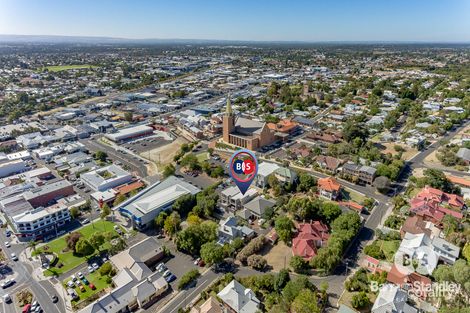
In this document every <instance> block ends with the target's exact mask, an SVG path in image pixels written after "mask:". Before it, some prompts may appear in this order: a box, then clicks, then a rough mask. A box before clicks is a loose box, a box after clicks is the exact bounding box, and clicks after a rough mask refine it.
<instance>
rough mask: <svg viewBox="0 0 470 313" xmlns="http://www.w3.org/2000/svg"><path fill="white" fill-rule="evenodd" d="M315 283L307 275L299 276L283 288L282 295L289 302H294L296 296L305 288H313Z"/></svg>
mask: <svg viewBox="0 0 470 313" xmlns="http://www.w3.org/2000/svg"><path fill="white" fill-rule="evenodd" d="M312 288H313V285H312V283H311V282H310V281H309V280H308V278H307V277H305V276H299V277H297V278H296V279H294V280H291V281H289V282H288V283H287V284H286V286H285V287H284V289H283V290H282V296H283V298H284V299H285V300H286V302H287V303H292V301H294V299H295V298H297V296H298V295H299V294H300V292H301V291H302V290H304V289H312Z"/></svg>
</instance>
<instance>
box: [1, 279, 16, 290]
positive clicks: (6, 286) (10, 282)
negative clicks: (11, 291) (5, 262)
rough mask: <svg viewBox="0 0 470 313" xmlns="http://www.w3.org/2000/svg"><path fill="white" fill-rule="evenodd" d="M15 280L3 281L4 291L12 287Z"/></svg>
mask: <svg viewBox="0 0 470 313" xmlns="http://www.w3.org/2000/svg"><path fill="white" fill-rule="evenodd" d="M13 282H14V280H13V279H7V280H4V281H2V283H1V286H2V288H3V289H5V288H8V287H10V286H11V285H12V284H13Z"/></svg>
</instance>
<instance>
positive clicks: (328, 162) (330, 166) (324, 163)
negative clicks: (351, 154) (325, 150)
mask: <svg viewBox="0 0 470 313" xmlns="http://www.w3.org/2000/svg"><path fill="white" fill-rule="evenodd" d="M315 162H316V163H317V164H318V166H319V167H320V168H321V169H324V170H327V171H329V172H331V173H336V172H337V171H338V168H339V167H340V166H341V164H343V160H340V159H337V158H334V157H330V156H325V155H319V156H318V157H317V158H316V159H315Z"/></svg>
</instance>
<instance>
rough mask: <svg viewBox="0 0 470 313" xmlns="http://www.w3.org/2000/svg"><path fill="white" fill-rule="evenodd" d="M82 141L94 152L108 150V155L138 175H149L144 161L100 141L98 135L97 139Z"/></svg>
mask: <svg viewBox="0 0 470 313" xmlns="http://www.w3.org/2000/svg"><path fill="white" fill-rule="evenodd" d="M80 142H81V143H83V144H84V145H85V147H86V148H87V149H88V150H90V151H92V152H96V151H103V152H106V154H107V155H108V157H109V158H110V159H112V160H113V161H114V162H121V163H122V164H123V165H126V166H127V167H128V168H129V169H130V170H131V171H132V172H135V173H136V174H137V175H138V176H140V177H142V178H144V177H147V174H148V173H147V167H146V166H145V164H144V163H143V162H141V161H140V159H139V158H136V157H134V156H132V155H129V154H124V153H122V152H121V151H116V150H115V149H114V148H113V147H110V146H108V145H105V144H101V143H99V142H98V137H95V139H82V140H80Z"/></svg>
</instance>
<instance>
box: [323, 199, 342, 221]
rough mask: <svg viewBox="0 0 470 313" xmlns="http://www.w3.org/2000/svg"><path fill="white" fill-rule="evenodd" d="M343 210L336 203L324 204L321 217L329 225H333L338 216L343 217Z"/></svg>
mask: <svg viewBox="0 0 470 313" xmlns="http://www.w3.org/2000/svg"><path fill="white" fill-rule="evenodd" d="M341 212H342V211H341V209H340V207H339V205H337V204H336V203H334V202H323V204H322V206H321V212H320V215H321V217H322V218H323V220H324V221H325V222H326V223H327V224H328V225H329V224H331V223H332V222H333V221H334V220H335V219H336V218H338V216H340V215H341Z"/></svg>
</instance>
